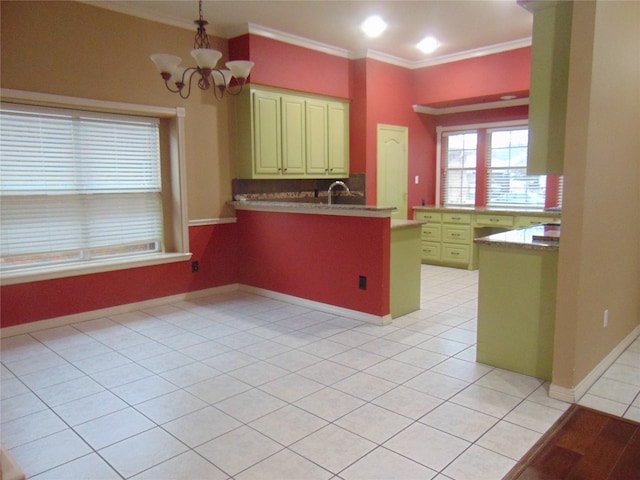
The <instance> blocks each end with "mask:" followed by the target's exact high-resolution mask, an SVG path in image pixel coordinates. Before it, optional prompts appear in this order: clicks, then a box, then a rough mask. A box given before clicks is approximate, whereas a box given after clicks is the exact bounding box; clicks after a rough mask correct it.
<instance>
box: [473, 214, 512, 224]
mask: <svg viewBox="0 0 640 480" xmlns="http://www.w3.org/2000/svg"><path fill="white" fill-rule="evenodd" d="M476 225H481V226H483V227H494V226H495V227H498V226H499V227H513V216H511V215H490V214H478V215H476Z"/></svg>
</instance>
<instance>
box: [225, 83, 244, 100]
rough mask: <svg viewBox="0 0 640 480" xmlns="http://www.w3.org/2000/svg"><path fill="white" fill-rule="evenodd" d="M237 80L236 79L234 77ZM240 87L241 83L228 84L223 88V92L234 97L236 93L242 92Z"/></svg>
mask: <svg viewBox="0 0 640 480" xmlns="http://www.w3.org/2000/svg"><path fill="white" fill-rule="evenodd" d="M236 80H237V79H236ZM242 87H243V85H241V84H240V83H236V84H235V85H233V86H231V85H229V86H228V87H227V88H226V89H225V91H224V92H225V93H226V94H227V95H231V96H232V97H235V96H236V95H239V94H240V92H242Z"/></svg>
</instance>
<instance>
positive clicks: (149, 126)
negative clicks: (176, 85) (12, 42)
mask: <svg viewBox="0 0 640 480" xmlns="http://www.w3.org/2000/svg"><path fill="white" fill-rule="evenodd" d="M4 93H5V92H4V91H3V94H4ZM18 93H26V92H18ZM36 95H37V94H36ZM47 97H50V96H47ZM62 98H65V99H67V98H68V97H62ZM72 100H78V99H72ZM88 102H91V103H93V104H98V106H104V105H102V104H106V103H109V102H97V101H88ZM73 103H75V104H76V105H74V106H76V107H77V103H78V102H77V101H76V102H73ZM112 105H117V106H118V107H117V108H116V110H117V109H126V110H127V114H126V115H124V114H113V113H104V112H98V111H86V110H80V109H78V108H75V109H67V108H58V107H56V108H51V107H46V106H33V105H23V104H18V103H10V102H5V101H3V103H2V104H0V195H1V197H0V198H1V201H2V203H1V206H0V207H1V217H0V271H2V274H3V279H2V280H3V284H6V283H19V282H20V281H32V280H36V279H44V278H56V277H60V276H68V275H72V274H78V273H89V272H91V273H92V272H95V271H106V270H113V269H118V268H132V267H134V266H141V265H149V264H154V263H164V262H166V261H177V260H179V259H185V255H187V258H188V255H189V254H188V252H186V250H185V246H186V247H187V248H188V232H187V230H186V223H185V220H186V216H185V215H184V212H183V211H182V209H180V208H178V209H175V208H172V206H171V204H170V201H169V202H167V198H168V199H176V198H178V199H181V198H184V192H182V191H181V189H180V186H181V185H180V182H179V179H174V178H170V177H173V176H174V175H175V176H177V177H179V176H180V175H176V172H179V171H180V164H181V162H180V157H181V155H180V153H181V148H180V145H179V144H180V138H181V137H182V133H181V132H182V128H181V123H182V120H181V118H180V115H178V113H179V112H178V111H177V110H176V109H161V108H160V109H156V110H155V111H154V113H156V115H155V116H141V115H131V114H129V113H130V111H129V110H131V108H129V107H135V106H127V107H126V108H124V107H123V104H109V105H108V107H110V109H111V110H113V109H114V108H113V107H112ZM142 108H143V109H144V108H146V109H149V110H153V107H142ZM144 113H148V112H144ZM158 113H159V114H160V115H157V114H158ZM172 116H173V118H171V117H172ZM160 117H169V121H168V122H165V123H164V125H165V127H164V129H165V130H168V131H167V132H165V133H164V136H163V135H162V134H161V130H162V127H161V125H163V123H162V122H163V120H162V119H161V118H160ZM162 138H165V139H169V138H170V139H171V140H166V141H167V142H169V143H170V144H171V146H170V148H164V150H163V148H162V147H161V144H162ZM174 143H175V144H176V145H173V144H174ZM174 147H178V148H174ZM161 151H170V153H167V154H166V156H167V157H170V158H169V160H168V161H164V162H163V160H162V158H161ZM163 165H164V167H163ZM163 176H166V177H167V178H166V179H165V181H163ZM176 180H178V181H176ZM163 185H164V186H165V190H167V191H165V192H163V190H162V186H163ZM176 210H177V211H176ZM169 226H170V228H165V227H169ZM176 254H178V255H176ZM83 269H85V270H83ZM86 269H89V271H86ZM65 272H66V273H65ZM34 274H35V276H36V277H37V278H32V276H33V275H34ZM22 277H29V278H22ZM7 278H8V279H9V281H8V282H7V281H5V280H7ZM12 279H14V280H12ZM16 279H17V280H16Z"/></svg>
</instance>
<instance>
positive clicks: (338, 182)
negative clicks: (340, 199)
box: [327, 180, 351, 205]
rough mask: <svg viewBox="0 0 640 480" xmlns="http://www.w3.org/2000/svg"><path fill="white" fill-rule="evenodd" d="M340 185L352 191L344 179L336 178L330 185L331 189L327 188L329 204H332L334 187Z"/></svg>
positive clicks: (348, 191)
mask: <svg viewBox="0 0 640 480" xmlns="http://www.w3.org/2000/svg"><path fill="white" fill-rule="evenodd" d="M338 186H340V187H342V188H344V189H345V190H346V191H347V193H351V191H350V190H349V187H347V184H346V183H344V182H343V181H342V180H336V181H335V182H333V183H332V184H331V185H329V190H327V202H328V204H329V205H331V196H332V193H333V189H334V187H338Z"/></svg>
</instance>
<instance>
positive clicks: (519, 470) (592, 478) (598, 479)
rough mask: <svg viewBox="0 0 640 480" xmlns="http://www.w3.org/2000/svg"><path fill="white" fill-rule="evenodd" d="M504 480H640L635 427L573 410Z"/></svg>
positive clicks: (639, 433) (639, 428)
mask: <svg viewBox="0 0 640 480" xmlns="http://www.w3.org/2000/svg"><path fill="white" fill-rule="evenodd" d="M503 480H640V423H636V422H632V421H630V420H626V419H622V418H620V417H615V416H613V415H608V414H606V413H602V412H596V411H595V410H591V409H588V408H585V407H581V406H579V405H572V406H571V408H569V410H567V412H566V413H565V414H564V415H563V416H562V417H561V418H560V419H559V420H558V421H557V422H556V424H555V425H554V426H553V427H552V428H551V429H550V430H549V431H548V432H547V433H546V434H545V435H544V436H543V437H542V438H541V439H540V441H539V442H538V443H537V444H536V445H534V447H533V448H532V449H531V450H530V451H529V452H528V453H527V455H525V456H524V457H523V458H522V460H520V462H518V464H517V465H516V466H515V467H514V468H513V469H512V470H511V471H510V472H509V473H508V474H507V476H506V477H504V479H503Z"/></svg>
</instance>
